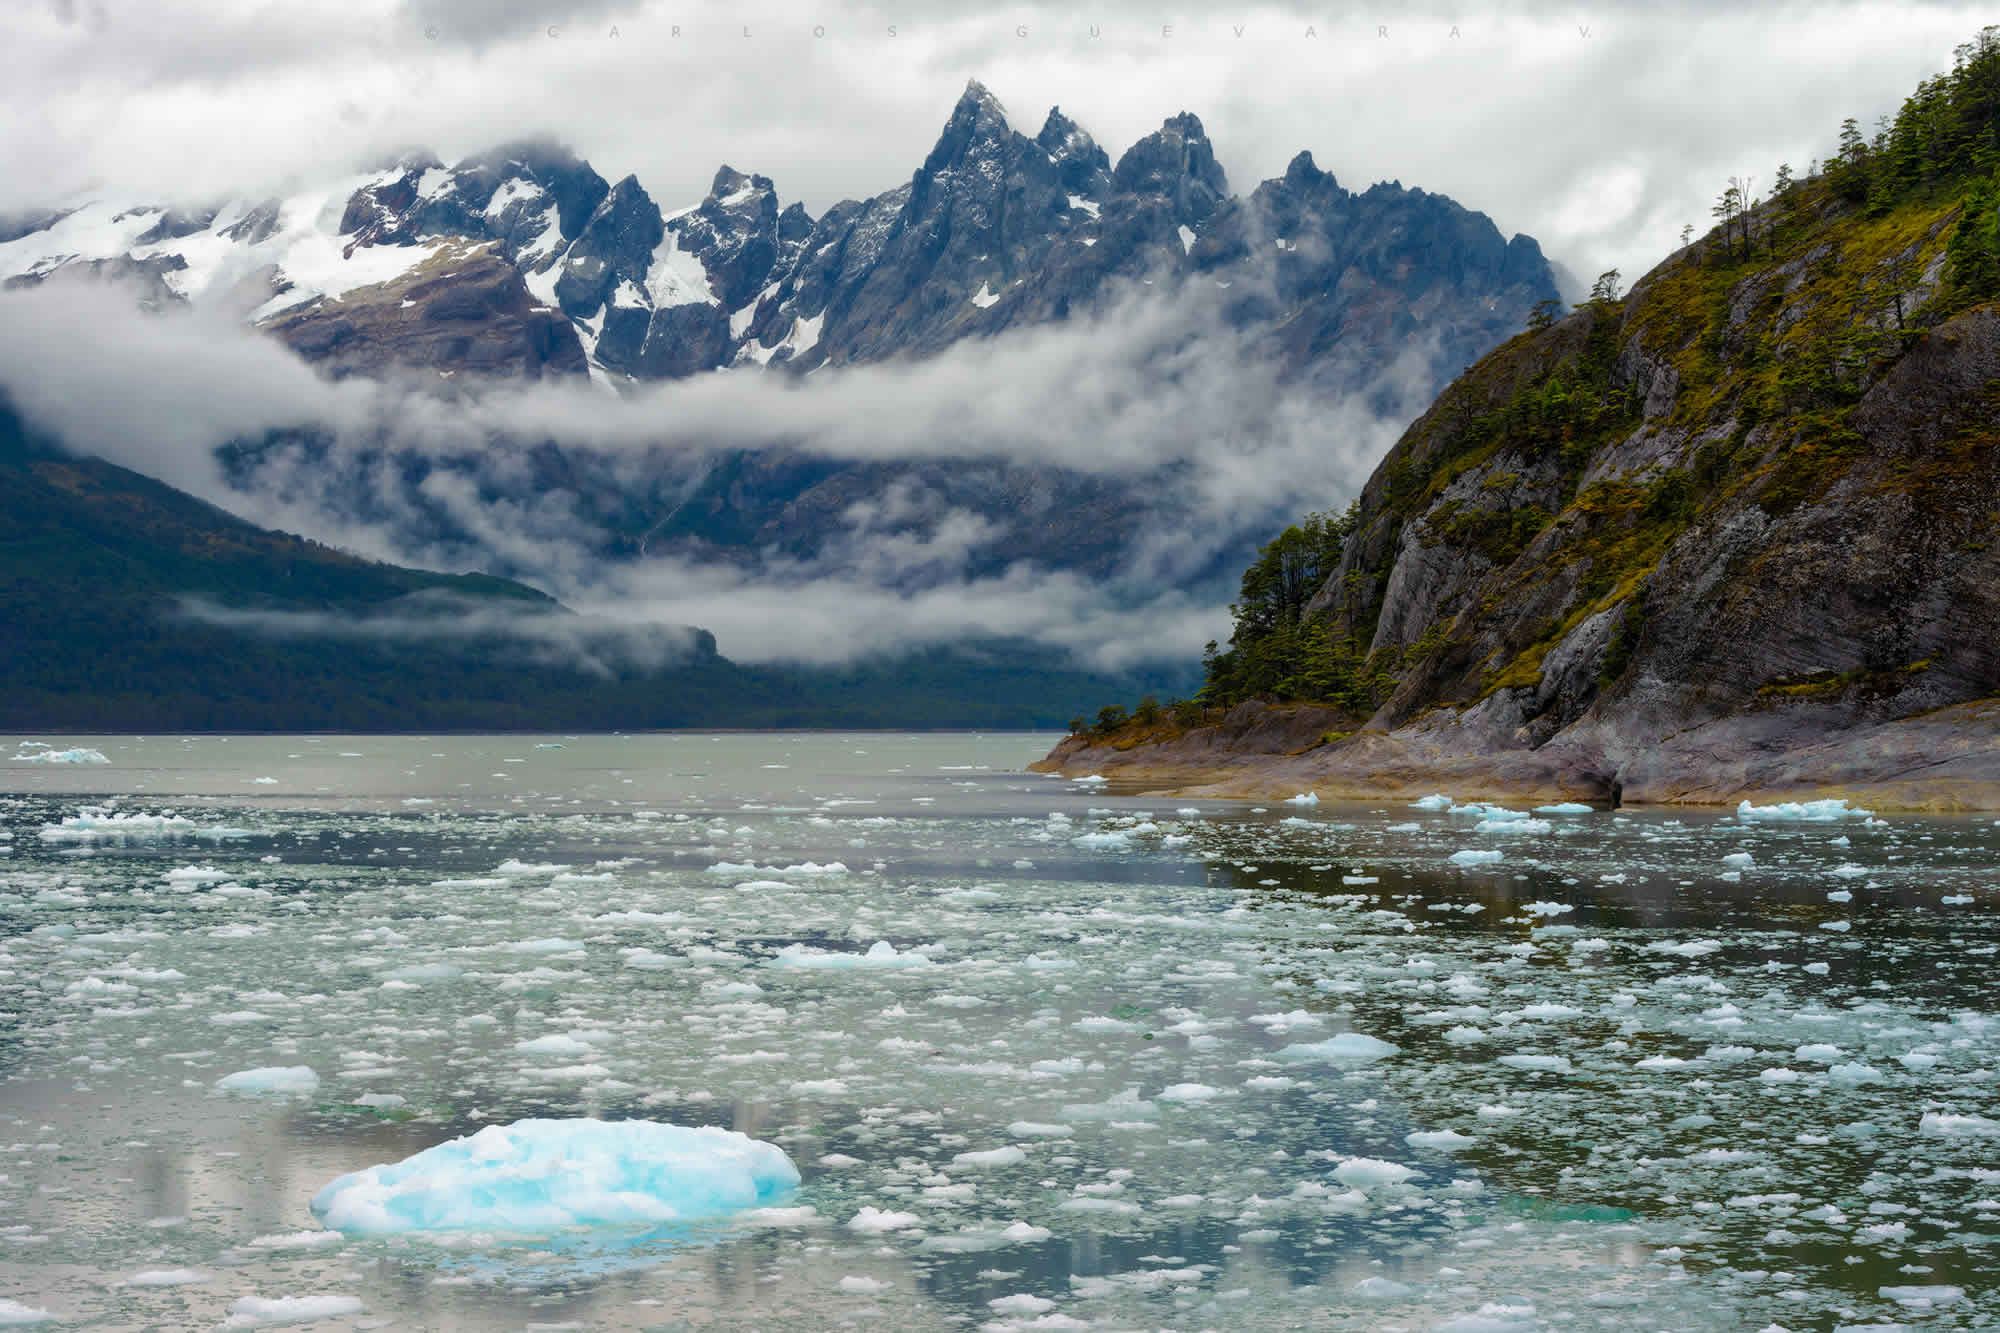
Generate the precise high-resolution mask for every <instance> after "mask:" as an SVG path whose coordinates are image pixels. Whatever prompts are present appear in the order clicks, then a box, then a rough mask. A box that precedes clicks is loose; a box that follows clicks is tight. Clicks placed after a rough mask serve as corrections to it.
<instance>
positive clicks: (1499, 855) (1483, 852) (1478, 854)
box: [1448, 847, 1507, 866]
mask: <svg viewBox="0 0 2000 1333" xmlns="http://www.w3.org/2000/svg"><path fill="white" fill-rule="evenodd" d="M1448 859H1449V860H1450V861H1451V863H1452V864H1453V865H1455V866H1489V865H1492V864H1493V863H1494V862H1495V861H1504V860H1506V859H1507V854H1506V853H1505V852H1502V851H1500V850H1498V849H1497V848H1496V849H1487V848H1483V847H1468V848H1466V849H1465V850H1464V851H1461V852H1453V853H1452V854H1451V856H1450V857H1449V858H1448Z"/></svg>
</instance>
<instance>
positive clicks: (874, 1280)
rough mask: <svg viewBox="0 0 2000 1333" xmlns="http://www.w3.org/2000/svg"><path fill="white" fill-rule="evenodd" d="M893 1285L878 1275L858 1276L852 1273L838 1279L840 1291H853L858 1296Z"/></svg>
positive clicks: (869, 1294) (885, 1289)
mask: <svg viewBox="0 0 2000 1333" xmlns="http://www.w3.org/2000/svg"><path fill="white" fill-rule="evenodd" d="M895 1285H896V1284H895V1283H893V1282H885V1281H883V1280H882V1279H881V1278H879V1277H860V1276H857V1275H855V1274H852V1273H850V1274H849V1275H848V1276H846V1277H844V1278H842V1279H840V1289H841V1290H842V1291H848V1292H853V1293H855V1294H856V1295H859V1296H872V1295H874V1294H875V1293H876V1292H878V1291H887V1290H889V1288H891V1287H893V1286H895Z"/></svg>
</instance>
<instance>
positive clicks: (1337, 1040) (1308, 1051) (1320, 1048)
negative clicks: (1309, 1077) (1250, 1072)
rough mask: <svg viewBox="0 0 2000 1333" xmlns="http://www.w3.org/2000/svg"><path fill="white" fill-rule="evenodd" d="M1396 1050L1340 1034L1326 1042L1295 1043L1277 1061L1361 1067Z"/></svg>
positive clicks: (1366, 1037) (1375, 1039) (1365, 1037)
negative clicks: (1317, 1062) (1319, 1062)
mask: <svg viewBox="0 0 2000 1333" xmlns="http://www.w3.org/2000/svg"><path fill="white" fill-rule="evenodd" d="M1398 1049H1399V1048H1398V1047H1396V1046H1393V1045H1391V1044H1390V1043H1389V1042H1386V1041H1383V1040H1382V1039H1381V1038H1379V1037H1371V1036H1369V1035H1368V1034H1367V1033H1365V1032H1339V1033H1335V1034H1334V1035H1333V1036H1331V1037H1328V1038H1327V1039H1326V1040H1325V1041H1314V1042H1294V1043H1293V1044H1292V1045H1290V1046H1286V1047H1283V1048H1282V1049H1280V1050H1279V1052H1278V1058H1279V1059H1280V1060H1286V1061H1294V1062H1300V1063H1307V1062H1315V1061H1324V1062H1326V1063H1329V1064H1363V1063H1366V1062H1368V1061H1371V1060H1380V1059H1383V1058H1384V1057H1386V1056H1391V1055H1394V1054H1396V1052H1397V1050H1398Z"/></svg>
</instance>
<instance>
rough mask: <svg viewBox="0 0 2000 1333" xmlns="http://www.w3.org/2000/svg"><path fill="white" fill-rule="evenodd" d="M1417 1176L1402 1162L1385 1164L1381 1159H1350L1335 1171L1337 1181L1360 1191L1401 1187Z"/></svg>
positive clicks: (1334, 1176) (1334, 1175)
mask: <svg viewBox="0 0 2000 1333" xmlns="http://www.w3.org/2000/svg"><path fill="white" fill-rule="evenodd" d="M1416 1174H1417V1173H1416V1171H1415V1170H1413V1169H1412V1168H1410V1167H1407V1166H1404V1165H1403V1164H1402V1163H1400V1162H1385V1161H1383V1160H1382V1159H1381V1158H1379V1157H1350V1158H1348V1159H1347V1160H1346V1161H1344V1162H1342V1163H1341V1164H1340V1165H1339V1166H1337V1167H1335V1168H1334V1169H1333V1178H1334V1179H1335V1180H1337V1181H1339V1182H1340V1183H1341V1184H1343V1185H1347V1186H1349V1187H1351V1188H1353V1189H1359V1190H1366V1189H1380V1188H1383V1187H1385V1186H1390V1185H1400V1184H1402V1183H1403V1182H1404V1181H1406V1180H1408V1179H1409V1178H1410V1177H1411V1176H1414V1175H1416Z"/></svg>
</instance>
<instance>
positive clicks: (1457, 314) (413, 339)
mask: <svg viewBox="0 0 2000 1333" xmlns="http://www.w3.org/2000/svg"><path fill="white" fill-rule="evenodd" d="M78 270H82V271H89V272H93V273H97V274H105V273H118V274H123V275H126V276H131V277H135V278H138V279H141V280H143V281H144V282H145V283H147V284H148V286H149V287H150V290H151V294H152V297H153V299H155V300H157V301H159V302H161V303H170V302H175V301H191V302H214V303H225V304H233V305H234V306H236V307H238V308H240V309H241V310H242V311H243V312H244V313H245V315H246V317H247V318H249V319H251V320H252V321H254V322H257V323H259V324H262V325H264V326H266V327H268V328H270V329H271V330H272V331H273V332H274V333H276V334H277V335H278V336H279V337H281V338H283V339H284V340H285V341H286V342H288V343H290V344H291V345H292V346H293V347H295V348H297V349H298V350H299V352H300V354H301V355H303V356H306V357H307V358H309V359H311V360H314V361H317V362H320V363H322V364H325V365H326V366H327V367H328V368H329V369H331V370H333V371H334V372H336V373H341V374H353V373H377V372H380V371H383V370H385V369H387V368H389V367H391V366H405V367H409V366H413V367H419V368H424V369H432V370H436V371H439V372H450V373H459V372H479V373H484V374H501V375H522V376H531V377H533V376H547V375H556V376H561V375H582V374H585V373H590V374H593V375H596V376H599V377H602V378H605V379H607V380H613V381H623V380H625V379H628V378H629V379H634V380H649V379H663V378H675V377H681V376H687V375H692V374H696V373H699V372H702V371H708V370H714V369H718V368H722V367H729V366H746V365H754V366H767V367H771V368H779V369H784V370H788V371H792V372H799V373H802V372H807V371H812V370H816V369H819V368H820V367H823V366H845V365H854V364H859V363H865V362H872V361H882V360H885V359H890V358H896V357H907V356H912V355H923V354H926V353H931V352H936V351H939V350H941V349H943V348H945V347H947V346H949V345H951V344H952V343H954V342H957V341H958V340H960V339H963V338H967V337H981V336H987V335H991V334H995V333H998V332H1001V331H1002V330H1006V329H1010V328H1020V327H1023V326H1029V325H1036V324H1044V323H1049V322H1052V321H1060V320H1063V319H1066V318H1069V317H1070V316H1071V315H1073V314H1076V313H1079V312H1080V311H1082V310H1084V309H1086V308H1089V307H1091V306H1093V305H1095V304H1096V303H1100V302H1102V301H1104V300H1105V299H1106V298H1107V297H1108V296H1109V295H1110V292H1111V289H1112V288H1113V286H1114V285H1115V284H1116V283H1118V282H1119V281H1121V280H1123V281H1127V282H1133V283H1154V284H1158V283H1163V282H1182V281H1198V282H1203V283H1208V284H1212V285H1213V287H1214V288H1216V289H1218V290H1223V291H1229V292H1232V293H1233V295H1232V296H1230V297H1229V298H1227V299H1226V301H1225V305H1226V307H1227V310H1228V315H1229V317H1230V319H1231V320H1232V321H1233V322H1235V323H1236V324H1238V325H1240V326H1243V327H1247V328H1252V329H1255V330H1257V331H1259V332H1261V333H1262V334H1263V335H1264V336H1265V338H1266V339H1267V346H1268V349H1269V351H1270V353H1271V354H1272V355H1274V356H1277V357H1279V358H1281V359H1282V361H1283V362H1284V364H1285V365H1286V366H1287V367H1288V368H1289V369H1291V370H1292V371H1294V372H1296V373H1298V374H1301V375H1304V376H1306V377H1308V378H1310V379H1313V380H1315V381H1318V382H1322V383H1326V384H1330V385H1332V386H1333V387H1338V388H1352V387H1355V386H1356V385H1357V384H1362V383H1365V382H1366V380H1367V379H1368V378H1369V377H1370V376H1371V374H1372V373H1373V372H1374V371H1376V370H1378V369H1379V368H1380V366H1381V365H1382V364H1384V362H1385V360H1386V358H1387V357H1388V356H1390V355H1393V354H1394V353H1395V352H1397V351H1399V350H1401V348H1402V347H1403V346H1404V345H1405V344H1406V343H1408V342H1410V341H1411V340H1413V339H1416V338H1418V337H1419V336H1422V337H1424V338H1426V339H1428V340H1433V341H1434V346H1435V350H1434V352H1433V354H1432V359H1433V360H1434V362H1435V365H1436V366H1437V367H1438V368H1439V369H1440V370H1441V371H1443V372H1444V373H1445V374H1447V375H1449V374H1452V373H1456V372H1457V370H1458V369H1459V368H1461V367H1462V366H1464V365H1466V364H1467V363H1468V362H1469V361H1471V360H1472V359H1474V358H1476V357H1477V356H1479V355H1480V354H1482V353H1483V352H1485V351H1486V350H1487V349H1489V348H1490V347H1492V346H1493V345H1494V344H1495V343H1496V342H1497V341H1498V340H1499V339H1500V338H1502V337H1505V336H1506V335H1507V334H1509V333H1512V332H1514V331H1515V330H1516V329H1518V328H1519V327H1520V324H1521V321H1522V319H1523V317H1524V316H1525V315H1526V314H1527V312H1528V310H1529V309H1530V308H1531V307H1532V306H1533V305H1534V304H1535V303H1536V302H1538V301H1541V300H1543V299H1546V298H1549V297H1553V296H1554V295H1555V294H1556V293H1555V285H1554V279H1553V276H1552V274H1551V270H1550V268H1549V265H1548V263H1547V261H1546V260H1544V258H1543V256H1542V253H1541V249H1540V247H1539V246H1537V245H1536V244H1535V242H1534V241H1533V240H1532V239H1530V238H1529V237H1526V236H1515V237H1513V238H1512V239H1511V240H1509V239H1507V238H1505V237H1503V236H1502V235H1501V234H1500V232H1499V231H1498V229H1497V228H1495V227H1494V226H1493V224H1492V222H1491V221H1490V220H1488V219H1487V218H1486V217H1485V216H1484V215H1483V214H1479V213H1475V212H1471V211H1469V210H1467V209H1465V208H1463V207H1461V206H1460V205H1458V204H1457V203H1455V202H1453V201H1452V200H1451V199H1449V198H1446V197H1444V196H1442V195H1435V194H1427V193H1425V192H1424V191H1422V190H1412V189H1405V188H1403V187H1402V186H1400V185H1393V184H1383V185H1376V186H1373V187H1371V188H1370V189H1368V190H1366V191H1364V192H1362V193H1360V194H1355V193H1352V192H1350V191H1348V190H1346V189H1343V188H1342V187H1341V186H1340V184H1339V183H1338V182H1337V181H1336V180H1335V179H1334V178H1333V176H1332V175H1330V174H1328V173H1327V172H1324V171H1321V170H1320V169H1319V168H1318V167H1317V166H1315V165H1314V163H1313V159H1312V156H1311V154H1309V153H1300V154H1299V155H1298V156H1297V157H1296V158H1295V159H1294V160H1293V161H1292V164H1291V166H1290V167H1289V168H1288V169H1287V170H1286V172H1285V174H1284V175H1283V176H1281V177H1278V178H1276V179H1274V180H1268V181H1265V182H1263V183H1262V184H1260V185H1259V186H1258V187H1257V188H1256V189H1255V190H1253V191H1252V192H1251V193H1250V194H1248V195H1247V196H1241V197H1239V196H1233V195H1231V194H1230V193H1229V186H1228V182H1227V180H1226V179H1225V177H1224V174H1223V170H1222V168H1221V166H1220V165H1219V164H1218V163H1217V161H1216V158H1215V153H1214V150H1213V149H1212V147H1211V146H1210V144H1209V141H1208V136H1207V135H1206V133H1205V132H1204V131H1203V129H1202V124H1201V121H1200V120H1198V119H1197V118H1196V117H1194V116H1193V115H1189V114H1186V113H1183V114H1180V115H1177V116H1174V117H1172V118H1171V119H1169V120H1168V121H1167V122H1166V123H1165V124H1163V125H1162V126H1161V127H1160V128H1159V129H1158V130H1156V131H1155V132H1153V133H1152V134H1150V135H1148V136H1146V137H1145V138H1143V139H1141V140H1140V141H1139V142H1138V143H1136V144H1134V145H1132V147H1130V148H1129V149H1127V150H1126V151H1125V153H1124V155H1123V156H1122V157H1120V158H1119V159H1118V161H1117V163H1116V164H1115V165H1114V164H1113V163H1112V161H1111V159H1110V157H1109V156H1108V155H1107V154H1106V153H1105V151H1104V150H1103V149H1102V148H1100V147H1099V146H1098V145H1097V143H1096V142H1095V141H1094V140H1092V138H1091V137H1090V135H1089V134H1087V133H1086V132H1085V131H1084V130H1083V129H1082V128H1081V127H1080V126H1078V125H1077V124H1076V123H1075V122H1074V121H1072V120H1070V119H1069V118H1068V117H1067V116H1065V115H1063V114H1062V112H1061V111H1060V110H1051V111H1050V112H1049V114H1048V117H1047V119H1046V120H1045V121H1044V122H1043V125H1042V127H1041V130H1040V131H1039V133H1037V134H1036V135H1034V136H1033V137H1032V138H1031V137H1029V136H1027V135H1024V134H1022V133H1020V132H1018V131H1017V130H1015V129H1013V128H1012V127H1010V125H1009V124H1008V121H1007V118H1006V115H1005V113H1004V111H1003V110H1002V108H1001V106H1000V104H999V102H998V101H997V100H996V99H995V98H994V97H993V95H992V94H991V93H989V92H988V91H987V90H986V89H985V88H984V87H982V86H980V85H979V84H978V83H973V84H970V85H968V86H967V88H966V90H965V93H964V95H963V96H962V97H960V99H959V101H958V104H957V105H956V106H955V107H954V108H953V109H952V112H951V116H950V118H949V119H948V120H947V122H946V124H945V126H944V129H943V131H942V133H941V134H940V136H939V138H938V141H937V143H936V145H935V146H934V147H933V148H932V149H931V152H930V154H929V156H928V157H926V158H925V159H924V162H923V164H922V165H921V166H920V167H919V168H918V169H917V170H916V172H915V173H914V174H913V175H912V176H911V178H910V180H909V181H908V182H907V183H906V184H903V185H900V186H898V187H896V188H895V189H892V190H889V191H886V192H884V193H882V194H878V195H875V196H873V197H872V198H868V199H863V200H858V201H857V200H843V201H842V202H840V203H837V204H834V205H833V206H832V207H830V208H828V209H827V210H826V211H825V212H824V213H823V214H821V215H820V216H819V217H818V218H814V217H813V216H812V215H811V214H809V213H808V212H807V211H806V209H805V208H804V207H803V206H802V205H800V204H798V203H792V204H789V205H786V206H783V207H780V201H779V196H778V191H777V188H776V186H775V185H774V184H773V183H772V181H771V180H770V179H769V178H767V177H764V176H759V175H746V174H744V173H743V172H740V171H737V170H735V169H733V168H731V167H727V166H725V167H723V168H721V169H720V170H719V171H717V172H716V175H715V181H714V184H713V186H712V187H711V189H710V191H709V193H708V196H707V197H706V198H704V199H702V200H699V201H698V202H696V203H693V204H691V205H685V206H682V207H679V208H675V209H672V210H666V211H663V210H662V209H661V207H660V206H659V204H658V203H656V202H655V201H654V199H653V198H652V196H651V195H649V194H648V193H647V192H646V189H645V187H644V186H643V185H641V184H640V182H639V181H638V180H637V179H636V178H635V177H632V176H626V177H625V178H624V179H622V180H620V181H618V182H617V183H615V184H612V183H608V182H607V181H606V180H605V179H604V177H603V176H601V175H599V174H598V172H597V171H596V170H594V169H593V168H592V167H591V165H590V164H589V163H588V162H585V161H583V160H582V159H580V158H578V157H577V156H576V155H575V154H573V153H571V152H570V151H568V150H567V149H565V148H563V147H561V146H559V145H556V144H553V143H548V142H534V143H520V144H513V145H509V146H506V147H502V148H497V149H495V150H493V151H491V152H486V153H481V154H479V155H477V156H474V157H470V158H467V159H465V160H464V161H462V162H459V163H457V164H455V165H451V166H447V165H446V164H444V163H443V162H441V161H439V160H438V159H437V158H436V157H433V156H430V155H427V154H423V155H415V156H411V157H406V158H404V159H403V160H401V161H399V162H396V163H394V164H392V165H390V166H388V167H386V168H383V169H381V170H377V171H372V172H368V173H364V174H362V175H360V176H357V177H354V178H351V179H348V180H342V181H335V182H330V183H328V184H326V185H323V186H321V187H319V188H316V189H312V190H307V191H303V192H300V193H298V194H296V195H293V196H290V197H288V198H273V199H262V200H251V199H244V200H236V201H231V202H228V203H223V204H219V205H215V206H212V207H203V208H196V209H188V208H175V207H163V206H151V205H144V204H137V203H131V202H125V203H119V202H115V201H110V200H97V201H92V202H89V203H85V204H82V205H80V206H77V207H75V208H72V209H68V210H55V211H51V212H48V213H46V214H42V215H38V216H34V217H28V218H18V219H14V220H13V221H12V222H11V223H8V224H6V225H4V226H0V278H4V279H5V281H6V282H7V283H8V284H9V285H21V284H32V283H38V282H42V281H45V280H47V279H48V278H49V277H51V276H53V275H55V274H58V273H62V272H65V271H78Z"/></svg>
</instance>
